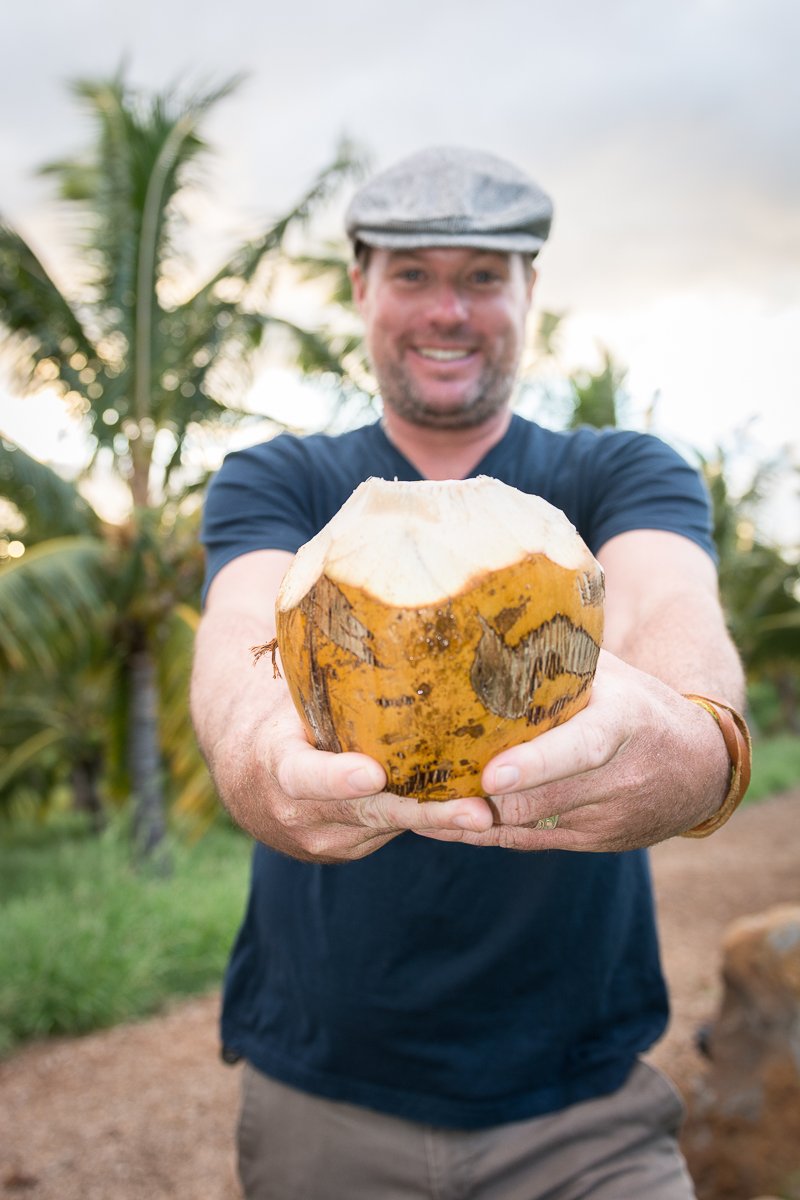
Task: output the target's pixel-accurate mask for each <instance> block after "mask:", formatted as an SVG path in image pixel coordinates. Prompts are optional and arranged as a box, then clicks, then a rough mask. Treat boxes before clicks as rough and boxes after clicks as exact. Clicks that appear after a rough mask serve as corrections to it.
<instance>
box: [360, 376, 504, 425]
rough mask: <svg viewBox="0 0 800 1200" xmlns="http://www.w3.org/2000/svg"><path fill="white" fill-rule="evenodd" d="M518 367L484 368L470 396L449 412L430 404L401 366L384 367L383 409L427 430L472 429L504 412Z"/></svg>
mask: <svg viewBox="0 0 800 1200" xmlns="http://www.w3.org/2000/svg"><path fill="white" fill-rule="evenodd" d="M516 377H517V365H516V363H515V364H514V365H513V367H509V368H507V369H505V370H503V369H501V368H499V367H486V368H485V369H484V371H483V373H482V374H481V377H480V379H479V380H478V383H477V385H476V386H475V388H474V391H473V392H472V394H470V395H467V396H466V397H465V398H464V400H463V401H462V403H461V404H460V405H458V406H457V407H454V408H451V409H440V408H437V407H435V406H434V405H432V404H429V403H428V401H427V400H426V399H425V396H424V395H422V394H421V392H420V390H419V389H418V388H417V387H416V386H415V384H414V383H413V381H412V380H411V379H410V378H409V376H408V373H407V372H406V371H405V370H404V369H403V367H402V366H401V365H400V364H397V363H389V364H384V365H383V368H382V370H381V371H380V373H379V375H378V383H379V385H380V394H381V399H382V401H383V405H384V408H388V409H390V410H391V411H392V412H394V413H396V414H397V416H399V417H403V418H404V419H405V420H406V421H409V422H410V423H411V424H413V425H419V426H422V427H423V428H426V429H473V428H474V427H475V426H476V425H482V424H483V423H484V421H487V420H488V419H489V418H490V417H493V416H495V415H496V414H497V413H498V412H500V411H501V410H502V409H504V408H505V407H506V406H507V405H508V403H509V400H510V399H511V393H512V392H513V390H514V383H515V381H516Z"/></svg>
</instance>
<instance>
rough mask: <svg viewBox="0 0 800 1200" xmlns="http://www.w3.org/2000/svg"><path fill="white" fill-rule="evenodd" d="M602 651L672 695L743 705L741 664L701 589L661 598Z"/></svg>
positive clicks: (714, 606) (714, 607) (713, 602)
mask: <svg viewBox="0 0 800 1200" xmlns="http://www.w3.org/2000/svg"><path fill="white" fill-rule="evenodd" d="M607 649H609V650H611V651H612V653H614V654H616V655H617V656H618V657H619V658H622V659H624V661H625V662H627V663H630V665H631V666H633V667H636V668H637V669H638V670H640V671H645V672H646V673H647V674H648V675H653V676H655V678H656V679H660V680H661V681H662V683H666V684H667V685H668V686H669V687H671V688H674V689H675V691H677V692H681V693H687V692H694V693H699V694H700V695H705V696H714V697H717V698H718V699H721V700H724V701H726V703H728V704H730V705H732V706H733V707H734V708H742V707H743V705H744V695H745V682H744V672H743V670H742V665H741V661H740V659H739V655H738V653H737V651H736V648H735V646H734V645H733V642H732V641H731V638H730V635H729V634H728V631H727V629H726V628H725V624H724V621H723V618H722V614H721V612H720V608H719V604H718V602H717V600H716V597H715V596H713V595H712V594H711V593H710V592H709V591H707V590H705V589H696V590H695V591H694V592H693V593H692V595H691V597H690V598H689V599H687V596H686V595H685V594H681V595H672V596H666V597H665V598H664V600H663V602H662V603H661V604H659V605H657V606H655V607H653V608H652V609H650V611H649V612H648V613H647V614H646V615H643V616H641V617H640V619H639V620H638V621H637V622H636V623H635V624H632V625H631V626H630V627H629V628H628V630H627V631H626V633H625V635H624V636H620V637H619V638H618V640H617V643H616V645H608V644H607Z"/></svg>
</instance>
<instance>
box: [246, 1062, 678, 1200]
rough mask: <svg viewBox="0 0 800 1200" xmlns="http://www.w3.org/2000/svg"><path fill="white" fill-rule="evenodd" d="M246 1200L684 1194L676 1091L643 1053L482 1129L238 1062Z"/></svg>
mask: <svg viewBox="0 0 800 1200" xmlns="http://www.w3.org/2000/svg"><path fill="white" fill-rule="evenodd" d="M244 1071H245V1075H244V1081H243V1095H242V1110H241V1115H240V1120H239V1130H238V1138H239V1171H240V1176H241V1180H242V1185H243V1188H244V1195H245V1197H246V1200H693V1198H694V1195H695V1193H694V1189H693V1187H692V1183H691V1180H690V1179H689V1175H688V1173H687V1170H686V1166H685V1164H684V1162H683V1159H682V1157H681V1155H680V1152H679V1150H678V1147H677V1141H676V1135H677V1131H678V1127H679V1125H680V1122H681V1119H682V1117H683V1104H682V1101H681V1099H680V1097H679V1095H678V1093H677V1092H676V1091H675V1089H674V1088H673V1086H672V1084H670V1083H669V1082H668V1081H667V1080H666V1079H665V1078H664V1077H663V1076H662V1075H661V1074H659V1073H658V1072H657V1071H655V1070H654V1069H653V1068H652V1067H650V1066H647V1065H646V1064H644V1063H639V1064H638V1065H637V1066H636V1067H634V1069H633V1071H632V1072H631V1075H630V1077H629V1078H628V1080H627V1082H626V1083H625V1085H624V1086H623V1087H621V1088H620V1089H619V1091H617V1092H615V1093H613V1094H612V1095H610V1096H601V1097H600V1098H599V1099H596V1100H589V1101H586V1102H585V1103H583V1104H578V1105H574V1106H573V1107H572V1108H569V1109H565V1110H564V1111H562V1112H558V1113H553V1114H550V1115H548V1116H544V1117H535V1118H533V1119H532V1120H528V1121H516V1122H513V1123H512V1124H509V1125H500V1126H496V1127H494V1128H492V1129H480V1130H470V1131H462V1130H453V1129H442V1128H439V1127H434V1126H430V1125H422V1124H416V1123H415V1122H413V1121H404V1120H400V1119H399V1118H397V1117H389V1116H385V1115H384V1114H382V1113H376V1112H372V1111H371V1110H369V1109H364V1108H358V1107H356V1106H354V1105H351V1104H343V1103H339V1102H335V1101H331V1100H325V1099H322V1098H320V1097H318V1096H309V1095H306V1094H305V1093H304V1092H299V1091H296V1090H295V1089H294V1088H290V1087H286V1086H285V1085H284V1084H282V1083H277V1082H276V1081H275V1080H273V1079H269V1078H267V1077H266V1076H264V1075H262V1074H261V1073H260V1072H258V1071H256V1070H254V1069H253V1068H252V1067H249V1066H245V1068H244Z"/></svg>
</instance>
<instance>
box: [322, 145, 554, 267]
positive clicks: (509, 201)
mask: <svg viewBox="0 0 800 1200" xmlns="http://www.w3.org/2000/svg"><path fill="white" fill-rule="evenodd" d="M552 217H553V205H552V202H551V200H550V198H549V196H547V195H546V194H545V193H544V192H543V191H542V189H541V188H540V187H538V186H537V185H536V184H535V183H534V182H533V180H532V179H529V178H528V176H527V175H525V174H523V172H522V171H520V170H519V169H518V168H517V167H515V166H513V165H512V164H511V163H509V162H505V161H504V160H503V159H501V158H496V157H495V156H494V155H493V154H485V153H483V152H482V151H480V150H467V149H462V148H460V147H458V146H436V147H432V148H431V149H428V150H422V151H420V152H419V153H418V154H414V155H412V156H411V157H410V158H406V159H403V160H402V162H399V163H397V164H396V165H395V166H393V167H389V168H388V169H387V170H385V171H381V172H380V173H379V174H378V175H374V176H373V178H372V179H370V180H368V182H367V183H365V184H364V185H363V187H361V188H360V189H359V190H358V191H357V192H356V194H355V196H354V197H353V199H352V200H351V202H350V205H349V207H348V209H347V212H346V214H345V228H346V230H347V235H348V237H349V238H351V240H352V241H353V242H354V243H355V242H363V243H365V245H367V246H376V247H379V248H381V249H384V250H412V249H415V248H420V247H423V246H474V247H476V248H477V249H480V250H499V251H503V252H505V253H513V252H515V251H520V252H521V253H523V254H536V253H537V252H538V251H539V250H540V249H541V247H542V246H543V245H544V243H545V241H546V239H547V235H548V233H549V232H550V222H551V220H552Z"/></svg>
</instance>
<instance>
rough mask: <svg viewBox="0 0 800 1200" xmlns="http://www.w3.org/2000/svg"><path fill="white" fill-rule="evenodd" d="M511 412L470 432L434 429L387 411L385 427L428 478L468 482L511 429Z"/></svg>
mask: <svg viewBox="0 0 800 1200" xmlns="http://www.w3.org/2000/svg"><path fill="white" fill-rule="evenodd" d="M510 421H511V411H510V409H508V408H503V409H501V410H500V412H497V413H494V414H493V415H492V416H491V417H489V418H487V420H486V421H484V422H483V423H482V424H480V425H475V426H473V427H471V428H468V429H430V428H428V427H427V426H422V425H415V424H414V423H413V422H411V421H407V420H405V418H403V417H400V416H398V415H397V413H393V412H392V411H391V410H389V409H386V410H385V411H384V416H383V428H384V431H385V433H386V436H387V437H388V439H389V441H390V442H391V443H392V445H393V446H395V447H396V448H397V449H398V450H399V451H400V453H401V454H403V455H404V456H405V457H406V458H407V459H408V461H409V462H410V463H413V464H414V466H415V467H416V468H417V470H418V471H419V473H420V475H422V476H423V477H424V478H425V479H465V478H466V477H467V475H469V473H470V471H472V470H473V468H474V467H476V466H477V465H478V463H479V462H480V461H481V459H482V458H483V457H484V455H485V454H488V452H489V451H490V450H491V448H492V446H495V445H497V443H498V442H499V441H500V439H501V438H502V437H503V435H504V434H505V432H506V430H507V429H508V426H509V422H510Z"/></svg>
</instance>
